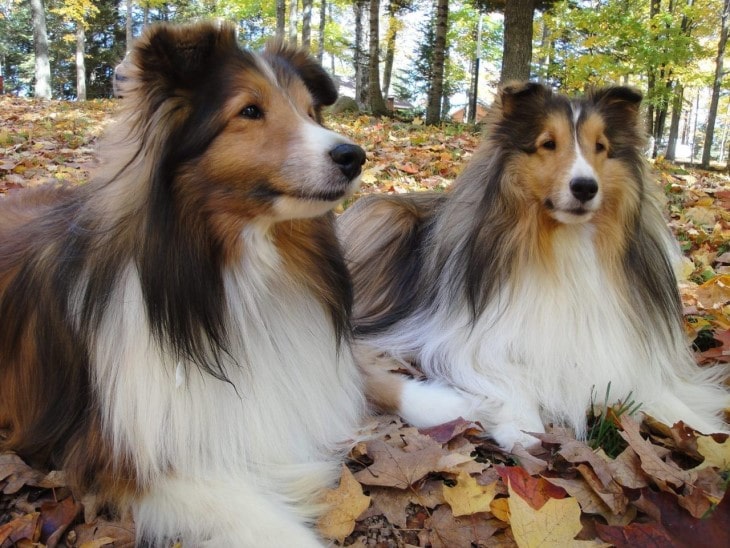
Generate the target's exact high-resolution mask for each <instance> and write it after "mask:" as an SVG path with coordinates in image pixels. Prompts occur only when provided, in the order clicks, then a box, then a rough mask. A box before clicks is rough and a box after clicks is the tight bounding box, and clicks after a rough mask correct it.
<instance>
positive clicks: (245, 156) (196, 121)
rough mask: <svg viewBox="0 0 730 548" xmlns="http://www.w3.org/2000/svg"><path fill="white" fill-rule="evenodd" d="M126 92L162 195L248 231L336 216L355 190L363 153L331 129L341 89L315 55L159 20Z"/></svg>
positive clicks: (221, 27) (228, 31)
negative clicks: (252, 47)
mask: <svg viewBox="0 0 730 548" xmlns="http://www.w3.org/2000/svg"><path fill="white" fill-rule="evenodd" d="M125 64H126V65H127V67H126V69H125V77H126V78H127V81H126V82H125V94H124V95H125V97H124V101H125V103H126V105H127V112H128V113H129V116H130V119H131V120H132V125H133V131H132V134H133V135H134V136H135V137H136V138H137V139H138V145H137V146H138V149H139V150H138V153H137V154H138V155H142V156H145V157H146V158H147V163H148V164H149V167H148V170H149V172H150V178H151V180H152V187H151V192H152V195H153V198H154V196H155V195H165V196H164V197H165V199H167V198H170V197H172V198H174V201H176V202H177V203H178V204H183V206H185V205H188V204H189V205H190V206H191V207H195V208H198V210H199V211H203V212H207V213H208V214H210V215H211V216H212V220H213V224H214V225H216V226H218V227H219V228H220V229H221V230H224V228H223V227H225V230H226V231H228V232H230V233H231V234H233V233H238V232H239V231H240V228H241V224H242V223H244V222H247V221H249V220H251V219H268V220H271V221H279V220H286V219H292V218H297V217H309V216H316V215H320V214H323V213H325V212H326V211H328V210H330V209H331V208H332V207H333V206H334V205H336V204H337V203H338V202H339V201H340V200H342V199H343V198H344V197H346V196H347V195H349V194H350V193H351V192H352V191H353V190H354V187H355V186H356V184H357V180H358V175H359V173H360V169H361V166H362V164H363V162H364V160H365V153H364V152H363V150H362V149H361V148H359V147H357V146H355V145H354V144H352V143H351V142H350V141H348V140H347V139H346V138H344V137H342V136H340V135H338V134H336V133H334V132H332V131H329V130H327V129H325V128H324V127H322V125H321V110H322V108H323V107H324V106H325V105H329V104H331V103H333V102H334V100H335V99H336V97H337V91H336V89H335V87H334V84H333V82H332V80H331V79H330V78H329V76H328V75H327V74H326V73H325V71H324V70H323V69H322V68H321V66H320V65H319V64H318V63H317V62H316V61H315V60H314V59H312V58H311V57H310V56H309V55H307V54H306V53H304V52H302V51H300V50H297V49H294V48H289V47H286V46H284V45H282V44H276V43H273V44H270V45H269V46H268V47H267V48H266V50H265V51H264V52H263V53H260V54H259V53H253V52H250V51H246V50H243V49H241V48H240V47H239V45H238V43H237V41H236V37H235V30H234V28H233V27H232V26H230V25H229V24H225V23H215V22H207V23H198V24H194V25H187V26H169V25H159V26H153V27H151V28H150V29H149V30H148V31H147V32H146V33H145V34H144V35H143V36H142V37H141V38H140V39H139V40H138V41H137V43H136V44H135V47H134V49H133V50H132V52H131V54H130V55H129V56H128V59H127V60H126V61H125Z"/></svg>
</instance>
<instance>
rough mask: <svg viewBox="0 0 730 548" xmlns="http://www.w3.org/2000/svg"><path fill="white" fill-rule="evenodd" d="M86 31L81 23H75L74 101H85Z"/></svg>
mask: <svg viewBox="0 0 730 548" xmlns="http://www.w3.org/2000/svg"><path fill="white" fill-rule="evenodd" d="M85 53H86V31H85V30H84V24H83V23H82V22H81V21H77V22H76V100H77V101H86V60H85Z"/></svg>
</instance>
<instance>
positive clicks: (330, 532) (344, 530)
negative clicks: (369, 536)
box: [317, 466, 370, 542]
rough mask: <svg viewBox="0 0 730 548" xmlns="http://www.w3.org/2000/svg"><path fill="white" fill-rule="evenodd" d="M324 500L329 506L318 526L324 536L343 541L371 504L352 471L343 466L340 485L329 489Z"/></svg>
mask: <svg viewBox="0 0 730 548" xmlns="http://www.w3.org/2000/svg"><path fill="white" fill-rule="evenodd" d="M323 502H324V503H325V504H326V505H328V507H329V508H328V510H327V512H325V514H324V515H323V516H322V517H321V518H320V519H319V521H318V522H317V528H318V529H319V532H320V533H321V534H322V536H323V537H325V538H331V539H337V540H339V541H340V542H343V541H344V540H345V538H346V537H347V535H349V534H350V533H352V532H353V531H354V530H355V520H356V519H357V518H358V517H359V516H360V514H362V513H363V512H364V511H365V510H367V508H368V506H370V497H368V496H367V495H364V494H363V492H362V487H361V486H360V484H359V483H358V482H357V480H355V477H354V476H353V475H352V472H350V470H349V469H348V468H347V467H345V466H343V467H342V476H341V477H340V485H339V487H337V489H330V490H329V491H327V492H326V493H325V495H324V501H323Z"/></svg>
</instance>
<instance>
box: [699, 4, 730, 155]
mask: <svg viewBox="0 0 730 548" xmlns="http://www.w3.org/2000/svg"><path fill="white" fill-rule="evenodd" d="M728 15H730V0H725V2H724V4H723V7H722V14H721V15H720V21H721V23H720V40H719V41H718V43H717V57H716V59H715V80H714V82H713V84H712V99H710V112H709V114H708V116H707V128H706V129H705V146H704V148H703V149H702V167H703V168H705V169H707V168H708V167H710V153H711V152H712V141H713V138H714V136H715V120H716V119H717V104H718V102H719V100H720V88H721V86H722V60H723V57H725V45H726V44H727V34H728Z"/></svg>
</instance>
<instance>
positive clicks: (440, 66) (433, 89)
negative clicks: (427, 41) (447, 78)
mask: <svg viewBox="0 0 730 548" xmlns="http://www.w3.org/2000/svg"><path fill="white" fill-rule="evenodd" d="M531 1H532V0H531ZM508 3H509V2H508ZM448 24H449V3H448V2H447V1H446V0H437V1H436V34H435V37H434V48H433V66H432V70H431V82H430V85H429V89H428V103H427V106H426V123H427V124H432V125H434V124H438V123H439V122H440V121H441V100H442V98H443V90H444V64H445V60H446V32H447V30H448Z"/></svg>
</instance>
